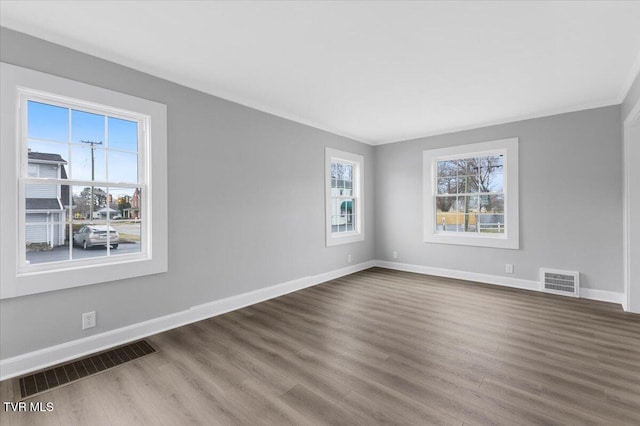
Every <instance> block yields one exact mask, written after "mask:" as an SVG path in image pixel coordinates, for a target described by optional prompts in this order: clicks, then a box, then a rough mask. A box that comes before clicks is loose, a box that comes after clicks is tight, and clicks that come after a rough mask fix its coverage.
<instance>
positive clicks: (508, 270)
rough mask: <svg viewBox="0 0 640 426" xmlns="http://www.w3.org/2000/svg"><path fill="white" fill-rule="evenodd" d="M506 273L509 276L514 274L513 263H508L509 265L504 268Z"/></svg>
mask: <svg viewBox="0 0 640 426" xmlns="http://www.w3.org/2000/svg"><path fill="white" fill-rule="evenodd" d="M504 271H505V272H506V273H507V274H513V263H507V264H506V265H505V266H504Z"/></svg>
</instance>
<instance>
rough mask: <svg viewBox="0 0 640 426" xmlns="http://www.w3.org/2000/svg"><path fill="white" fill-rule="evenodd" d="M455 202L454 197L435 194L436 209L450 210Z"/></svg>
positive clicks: (441, 210)
mask: <svg viewBox="0 0 640 426" xmlns="http://www.w3.org/2000/svg"><path fill="white" fill-rule="evenodd" d="M455 202H456V197H455V196H453V197H450V196H437V197H436V209H437V210H438V211H440V212H448V211H450V210H451V209H452V208H453V206H454V204H455Z"/></svg>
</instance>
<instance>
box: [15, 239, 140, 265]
mask: <svg viewBox="0 0 640 426" xmlns="http://www.w3.org/2000/svg"><path fill="white" fill-rule="evenodd" d="M132 253H140V243H139V242H135V243H121V244H120V245H118V248H117V249H115V250H114V249H111V256H116V255H122V254H132ZM106 255H107V248H106V247H100V246H98V247H91V248H89V249H88V250H84V249H82V248H80V247H74V248H73V252H72V256H73V259H90V258H94V257H103V256H106ZM27 260H28V261H29V262H31V263H32V264H36V263H45V262H58V261H62V260H69V247H68V246H61V247H56V248H54V249H53V250H50V251H31V252H28V253H27Z"/></svg>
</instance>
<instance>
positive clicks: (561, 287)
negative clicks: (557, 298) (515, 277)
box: [540, 268, 580, 297]
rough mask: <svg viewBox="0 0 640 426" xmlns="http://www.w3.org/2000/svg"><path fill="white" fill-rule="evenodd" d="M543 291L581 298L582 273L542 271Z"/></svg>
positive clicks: (553, 270) (554, 270)
mask: <svg viewBox="0 0 640 426" xmlns="http://www.w3.org/2000/svg"><path fill="white" fill-rule="evenodd" d="M540 282H541V284H542V291H545V292H548V293H553V294H562V295H564V296H573V297H580V273H579V272H573V271H559V270H556V269H544V268H543V269H540Z"/></svg>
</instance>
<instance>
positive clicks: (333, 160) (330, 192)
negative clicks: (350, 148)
mask: <svg viewBox="0 0 640 426" xmlns="http://www.w3.org/2000/svg"><path fill="white" fill-rule="evenodd" d="M363 163H364V160H363V157H362V156H360V155H356V154H351V153H348V152H343V151H338V150H335V149H331V148H327V149H326V171H325V173H326V220H327V224H326V234H327V235H326V243H327V246H332V245H337V244H346V243H351V242H355V241H362V240H364V228H363V223H362V221H363V214H362V205H363V203H362V168H363Z"/></svg>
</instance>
